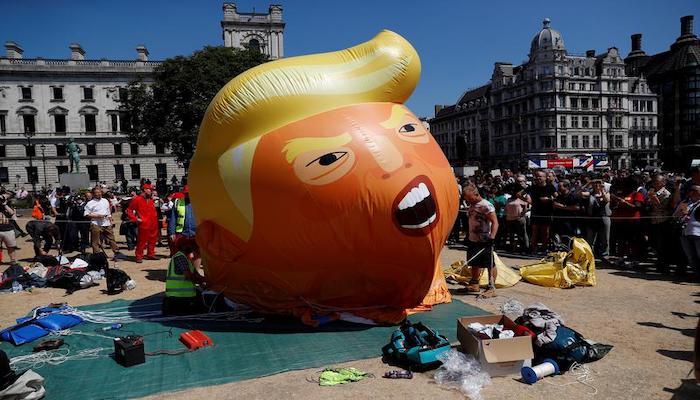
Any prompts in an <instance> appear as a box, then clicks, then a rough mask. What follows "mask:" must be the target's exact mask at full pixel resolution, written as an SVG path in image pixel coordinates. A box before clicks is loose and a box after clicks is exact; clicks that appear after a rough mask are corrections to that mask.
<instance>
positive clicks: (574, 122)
mask: <svg viewBox="0 0 700 400" xmlns="http://www.w3.org/2000/svg"><path fill="white" fill-rule="evenodd" d="M571 127H572V128H578V116H575V115H572V116H571Z"/></svg>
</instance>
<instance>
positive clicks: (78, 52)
mask: <svg viewBox="0 0 700 400" xmlns="http://www.w3.org/2000/svg"><path fill="white" fill-rule="evenodd" d="M68 48H69V49H70V59H71V60H84V59H85V50H83V48H82V47H81V46H80V44H79V43H71V45H70V46H68Z"/></svg>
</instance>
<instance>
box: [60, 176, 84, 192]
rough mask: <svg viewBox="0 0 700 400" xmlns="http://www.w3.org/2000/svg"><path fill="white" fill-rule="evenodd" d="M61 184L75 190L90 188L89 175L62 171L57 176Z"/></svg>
mask: <svg viewBox="0 0 700 400" xmlns="http://www.w3.org/2000/svg"><path fill="white" fill-rule="evenodd" d="M58 181H59V183H60V184H61V186H68V187H69V188H70V190H71V191H73V192H75V191H77V190H80V189H88V188H90V186H92V185H90V176H89V175H88V174H85V173H70V172H67V173H64V174H61V175H60V176H59V177H58Z"/></svg>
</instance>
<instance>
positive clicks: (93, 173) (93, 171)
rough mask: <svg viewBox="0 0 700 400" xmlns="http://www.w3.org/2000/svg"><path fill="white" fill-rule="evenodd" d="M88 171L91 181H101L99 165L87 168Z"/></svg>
mask: <svg viewBox="0 0 700 400" xmlns="http://www.w3.org/2000/svg"><path fill="white" fill-rule="evenodd" d="M87 171H88V176H89V177H90V180H91V181H95V182H97V181H99V180H100V173H99V170H98V168H97V165H88V166H87Z"/></svg>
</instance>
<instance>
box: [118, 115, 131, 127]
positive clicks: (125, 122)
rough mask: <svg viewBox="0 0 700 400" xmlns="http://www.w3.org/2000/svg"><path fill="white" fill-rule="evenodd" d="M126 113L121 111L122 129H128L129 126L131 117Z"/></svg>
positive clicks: (120, 124)
mask: <svg viewBox="0 0 700 400" xmlns="http://www.w3.org/2000/svg"><path fill="white" fill-rule="evenodd" d="M127 117H128V115H127V114H126V113H119V127H120V128H121V130H122V131H126V129H127V128H128V127H129V118H127Z"/></svg>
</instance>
